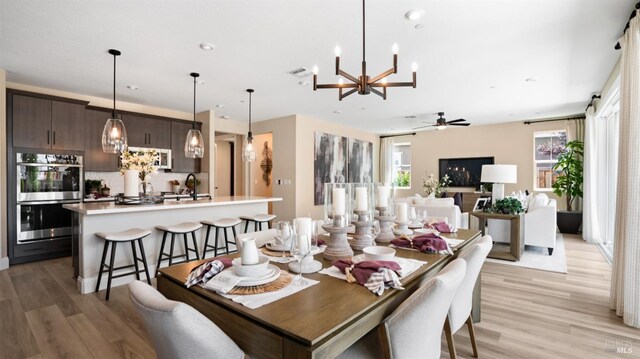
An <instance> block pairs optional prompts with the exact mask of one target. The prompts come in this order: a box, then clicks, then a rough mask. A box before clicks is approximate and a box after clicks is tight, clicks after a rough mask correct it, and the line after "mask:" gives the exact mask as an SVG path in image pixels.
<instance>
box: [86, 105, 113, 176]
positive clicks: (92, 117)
mask: <svg viewBox="0 0 640 359" xmlns="http://www.w3.org/2000/svg"><path fill="white" fill-rule="evenodd" d="M110 117H111V113H110V112H106V111H98V110H86V111H85V131H84V135H85V146H84V169H85V171H105V172H111V171H118V165H119V161H118V154H115V153H104V152H102V130H103V129H104V124H105V123H106V121H107V119H108V118H110Z"/></svg>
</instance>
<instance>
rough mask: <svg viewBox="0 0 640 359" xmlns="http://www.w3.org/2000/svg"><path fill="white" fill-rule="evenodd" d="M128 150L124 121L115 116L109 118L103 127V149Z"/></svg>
mask: <svg viewBox="0 0 640 359" xmlns="http://www.w3.org/2000/svg"><path fill="white" fill-rule="evenodd" d="M126 150H127V130H126V129H125V127H124V123H122V121H121V120H120V119H118V118H115V116H113V117H112V118H109V119H108V120H107V122H106V123H105V124H104V128H103V129H102V151H103V152H106V153H119V152H125V151H126Z"/></svg>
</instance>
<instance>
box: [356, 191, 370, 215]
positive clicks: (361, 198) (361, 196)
mask: <svg viewBox="0 0 640 359" xmlns="http://www.w3.org/2000/svg"><path fill="white" fill-rule="evenodd" d="M368 206H369V202H368V199H367V188H366V187H356V211H366V210H367V207H368Z"/></svg>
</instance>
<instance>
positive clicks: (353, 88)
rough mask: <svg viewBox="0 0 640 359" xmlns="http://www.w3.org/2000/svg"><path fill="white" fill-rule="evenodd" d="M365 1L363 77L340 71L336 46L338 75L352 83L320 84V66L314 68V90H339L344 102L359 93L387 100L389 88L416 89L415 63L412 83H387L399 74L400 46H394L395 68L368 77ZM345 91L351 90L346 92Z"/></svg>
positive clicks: (339, 50) (363, 11)
mask: <svg viewBox="0 0 640 359" xmlns="http://www.w3.org/2000/svg"><path fill="white" fill-rule="evenodd" d="M364 1H365V0H362V75H360V76H358V77H356V76H353V75H351V74H349V73H347V72H345V71H343V70H342V69H340V52H341V49H340V47H339V46H336V50H335V53H336V75H340V76H342V77H344V78H346V79H347V80H349V81H351V82H350V83H344V81H343V79H342V78H340V79H339V80H338V83H337V84H318V66H314V67H313V90H314V91H315V90H317V89H319V88H320V89H332V88H337V89H338V91H339V92H338V98H339V100H340V101H342V99H343V98H345V97H347V96H349V95H351V94H353V93H355V92H358V94H360V95H368V94H370V93H374V94H376V95H378V96H380V97H382V98H383V99H384V100H386V99H387V87H409V86H411V87H413V88H416V77H417V76H416V71H417V69H418V66H417V65H416V64H415V63H413V64H412V65H411V71H412V72H413V81H411V82H387V76H389V75H391V74H396V73H398V45H395V44H394V45H393V48H392V51H393V67H392V68H390V69H389V70H387V71H385V72H383V73H381V74H379V75H377V76H374V77H370V76H368V75H367V61H366V60H365V6H364ZM343 89H349V90H348V91H346V92H344V91H343Z"/></svg>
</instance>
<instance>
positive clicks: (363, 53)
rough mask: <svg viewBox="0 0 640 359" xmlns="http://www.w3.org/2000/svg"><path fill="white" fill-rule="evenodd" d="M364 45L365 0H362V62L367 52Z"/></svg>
mask: <svg viewBox="0 0 640 359" xmlns="http://www.w3.org/2000/svg"><path fill="white" fill-rule="evenodd" d="M364 47H365V26H364V0H362V62H364V61H365V60H364V58H365V56H364V55H365V52H364Z"/></svg>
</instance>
